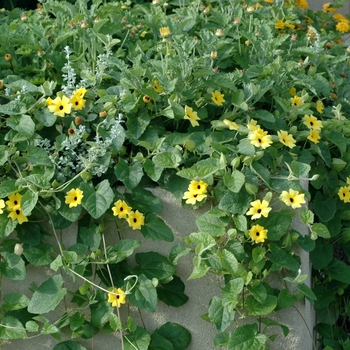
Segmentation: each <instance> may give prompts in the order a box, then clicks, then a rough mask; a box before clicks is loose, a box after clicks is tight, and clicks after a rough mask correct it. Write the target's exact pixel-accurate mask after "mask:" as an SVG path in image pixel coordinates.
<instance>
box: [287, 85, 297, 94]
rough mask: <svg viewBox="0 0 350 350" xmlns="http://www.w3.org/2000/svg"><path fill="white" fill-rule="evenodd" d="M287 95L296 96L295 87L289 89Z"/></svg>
mask: <svg viewBox="0 0 350 350" xmlns="http://www.w3.org/2000/svg"><path fill="white" fill-rule="evenodd" d="M288 93H289V95H292V96H295V95H296V94H297V90H296V88H295V87H291V88H290V89H289V91H288Z"/></svg>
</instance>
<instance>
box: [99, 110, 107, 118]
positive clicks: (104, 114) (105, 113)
mask: <svg viewBox="0 0 350 350" xmlns="http://www.w3.org/2000/svg"><path fill="white" fill-rule="evenodd" d="M106 115H107V112H106V111H105V110H104V109H103V110H102V111H101V112H100V113H99V116H100V118H104V117H105V116H106Z"/></svg>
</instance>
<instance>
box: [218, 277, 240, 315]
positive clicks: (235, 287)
mask: <svg viewBox="0 0 350 350" xmlns="http://www.w3.org/2000/svg"><path fill="white" fill-rule="evenodd" d="M243 288H244V280H243V278H235V279H232V280H230V281H229V282H228V283H226V285H225V287H224V289H223V290H222V305H226V306H230V307H231V308H232V309H234V308H235V307H236V305H237V304H238V300H239V295H240V294H241V293H242V290H243Z"/></svg>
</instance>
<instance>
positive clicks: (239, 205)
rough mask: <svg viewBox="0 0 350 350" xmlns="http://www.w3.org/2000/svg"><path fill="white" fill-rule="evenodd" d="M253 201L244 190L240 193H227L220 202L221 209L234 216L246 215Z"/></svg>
mask: <svg viewBox="0 0 350 350" xmlns="http://www.w3.org/2000/svg"><path fill="white" fill-rule="evenodd" d="M252 200H253V196H251V195H248V194H247V192H246V191H244V190H241V191H239V192H238V193H233V192H231V191H227V192H226V193H225V194H224V196H223V197H222V198H221V200H220V203H219V209H221V210H224V211H228V212H230V213H233V214H240V215H244V214H245V213H246V212H247V210H248V209H249V207H250V202H251V201H252Z"/></svg>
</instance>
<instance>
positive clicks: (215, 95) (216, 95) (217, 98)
mask: <svg viewBox="0 0 350 350" xmlns="http://www.w3.org/2000/svg"><path fill="white" fill-rule="evenodd" d="M211 94H212V96H211V99H212V101H213V102H214V103H215V104H216V105H218V106H222V104H223V102H225V100H224V94H221V93H220V91H218V90H215V91H214V92H212V93H211Z"/></svg>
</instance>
